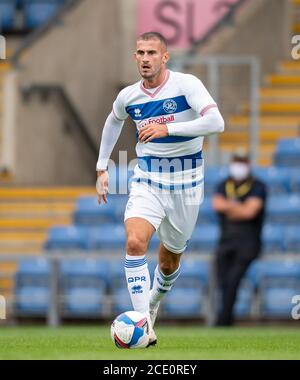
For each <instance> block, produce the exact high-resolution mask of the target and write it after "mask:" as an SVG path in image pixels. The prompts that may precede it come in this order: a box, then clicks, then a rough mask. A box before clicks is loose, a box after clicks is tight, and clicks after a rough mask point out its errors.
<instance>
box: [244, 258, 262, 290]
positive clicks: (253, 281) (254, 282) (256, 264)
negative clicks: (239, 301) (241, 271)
mask: <svg viewBox="0 0 300 380" xmlns="http://www.w3.org/2000/svg"><path fill="white" fill-rule="evenodd" d="M260 265H261V261H259V260H254V261H252V263H251V264H250V266H249V267H248V269H247V272H246V273H245V276H244V279H245V280H247V282H248V283H249V284H250V286H251V287H253V289H256V288H257V286H258V273H259V270H260Z"/></svg>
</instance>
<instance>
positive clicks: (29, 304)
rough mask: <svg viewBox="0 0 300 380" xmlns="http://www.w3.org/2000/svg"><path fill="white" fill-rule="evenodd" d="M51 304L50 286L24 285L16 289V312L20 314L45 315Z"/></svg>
mask: <svg viewBox="0 0 300 380" xmlns="http://www.w3.org/2000/svg"><path fill="white" fill-rule="evenodd" d="M48 305H49V288H47V287H44V286H22V287H19V288H17V289H16V314H17V315H19V316H32V317H45V316H46V315H47V311H48Z"/></svg>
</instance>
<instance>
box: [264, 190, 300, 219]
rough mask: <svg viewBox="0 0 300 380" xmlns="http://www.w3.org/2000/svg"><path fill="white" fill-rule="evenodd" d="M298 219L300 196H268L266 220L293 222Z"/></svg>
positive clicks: (299, 217) (299, 215)
mask: <svg viewBox="0 0 300 380" xmlns="http://www.w3.org/2000/svg"><path fill="white" fill-rule="evenodd" d="M299 220H300V196H299V195H295V194H292V195H290V196H286V195H278V196H272V197H270V198H268V201H267V221H268V222H269V223H281V224H284V223H287V224H295V223H299Z"/></svg>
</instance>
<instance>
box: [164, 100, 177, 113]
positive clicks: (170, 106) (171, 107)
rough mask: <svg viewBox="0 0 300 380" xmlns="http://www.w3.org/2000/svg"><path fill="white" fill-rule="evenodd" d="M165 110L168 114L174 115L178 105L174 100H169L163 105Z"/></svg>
mask: <svg viewBox="0 0 300 380" xmlns="http://www.w3.org/2000/svg"><path fill="white" fill-rule="evenodd" d="M163 109H164V111H165V112H167V113H174V112H176V110H177V103H176V102H175V101H174V100H173V99H167V100H165V101H164V103H163Z"/></svg>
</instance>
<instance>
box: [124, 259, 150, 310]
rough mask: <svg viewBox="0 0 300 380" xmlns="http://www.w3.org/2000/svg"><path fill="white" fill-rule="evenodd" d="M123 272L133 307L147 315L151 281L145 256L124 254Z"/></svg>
mask: <svg viewBox="0 0 300 380" xmlns="http://www.w3.org/2000/svg"><path fill="white" fill-rule="evenodd" d="M125 274H126V281H127V286H128V291H129V295H130V298H131V302H132V306H133V309H134V310H135V311H139V312H140V313H144V314H146V315H147V316H148V315H149V296H150V283H151V281H150V274H149V270H148V264H147V260H146V256H145V255H144V256H130V255H126V260H125Z"/></svg>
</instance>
